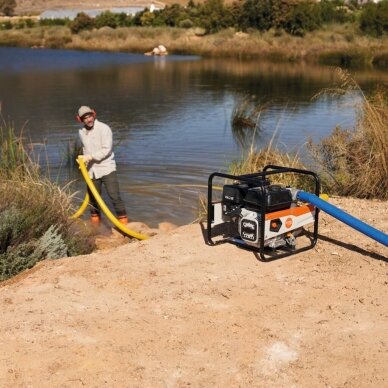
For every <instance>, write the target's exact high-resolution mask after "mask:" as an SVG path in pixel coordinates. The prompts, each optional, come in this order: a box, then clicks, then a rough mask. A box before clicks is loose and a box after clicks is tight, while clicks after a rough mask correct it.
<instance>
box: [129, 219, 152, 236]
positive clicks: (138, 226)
mask: <svg viewBox="0 0 388 388" xmlns="http://www.w3.org/2000/svg"><path fill="white" fill-rule="evenodd" d="M126 227H127V229H129V230H133V231H134V232H137V233H141V234H145V235H147V236H155V234H156V232H155V230H154V229H151V228H150V227H149V226H148V225H146V224H144V223H143V222H129V223H128V224H127V225H126Z"/></svg>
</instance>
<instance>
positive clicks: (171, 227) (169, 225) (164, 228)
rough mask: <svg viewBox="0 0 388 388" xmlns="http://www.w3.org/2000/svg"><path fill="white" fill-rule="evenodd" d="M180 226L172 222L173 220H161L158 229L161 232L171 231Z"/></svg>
mask: <svg viewBox="0 0 388 388" xmlns="http://www.w3.org/2000/svg"><path fill="white" fill-rule="evenodd" d="M177 227H178V226H177V225H175V224H172V223H171V222H161V223H160V224H159V225H158V229H159V230H160V231H161V232H170V231H171V230H174V229H176V228H177Z"/></svg>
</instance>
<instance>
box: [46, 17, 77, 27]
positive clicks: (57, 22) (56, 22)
mask: <svg viewBox="0 0 388 388" xmlns="http://www.w3.org/2000/svg"><path fill="white" fill-rule="evenodd" d="M69 24H70V19H69V18H53V19H40V20H39V25H41V26H67V25H69Z"/></svg>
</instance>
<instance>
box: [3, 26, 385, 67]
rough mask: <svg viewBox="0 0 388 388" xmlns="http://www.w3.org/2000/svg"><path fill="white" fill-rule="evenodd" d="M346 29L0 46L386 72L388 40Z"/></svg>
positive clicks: (50, 34) (173, 32)
mask: <svg viewBox="0 0 388 388" xmlns="http://www.w3.org/2000/svg"><path fill="white" fill-rule="evenodd" d="M345 32H346V28H345V29H344V28H340V27H338V29H330V30H320V31H315V32H312V33H309V34H306V36H305V37H303V38H301V37H293V36H290V35H288V34H286V33H283V34H280V35H279V33H277V32H275V31H267V32H265V33H259V32H252V33H250V34H248V33H243V32H241V31H236V30H234V29H227V30H223V31H221V32H218V33H215V34H211V35H202V33H201V31H198V29H195V28H194V29H178V28H166V27H119V28H116V29H113V28H110V27H102V28H100V29H94V30H91V31H86V30H85V31H82V32H80V33H78V34H72V33H71V31H70V29H69V28H68V27H65V26H51V27H48V26H45V27H32V28H23V29H11V30H1V31H0V46H8V47H9V46H13V47H35V48H51V49H75V50H84V51H107V52H132V53H141V54H144V53H146V52H148V51H150V50H152V48H154V47H157V46H158V45H160V44H163V45H164V46H165V47H166V48H167V50H168V52H169V53H170V54H178V55H200V56H202V57H209V58H211V57H214V58H217V57H218V58H238V59H263V60H266V61H270V62H275V63H276V62H277V63H282V62H283V63H309V64H320V65H329V66H341V67H346V68H363V67H371V68H373V67H375V68H377V69H378V68H383V69H384V68H387V67H388V49H387V47H388V37H387V38H381V39H377V38H369V37H365V36H361V35H360V36H358V37H357V36H355V37H353V38H352V39H350V37H349V36H348V35H349V31H348V35H346V34H344V33H345Z"/></svg>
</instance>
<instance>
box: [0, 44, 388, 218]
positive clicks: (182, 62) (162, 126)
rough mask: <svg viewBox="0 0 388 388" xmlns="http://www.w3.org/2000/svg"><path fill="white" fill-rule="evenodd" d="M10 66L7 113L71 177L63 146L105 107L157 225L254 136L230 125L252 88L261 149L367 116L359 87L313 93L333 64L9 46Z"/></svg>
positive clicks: (365, 76) (136, 208) (2, 88)
mask: <svg viewBox="0 0 388 388" xmlns="http://www.w3.org/2000/svg"><path fill="white" fill-rule="evenodd" d="M15 50H16V51H15ZM0 69H1V73H0V100H1V102H2V106H3V113H4V114H5V116H8V117H10V118H11V119H12V120H13V121H14V123H15V127H16V128H21V127H22V126H23V125H24V124H25V123H26V122H27V125H26V127H27V129H28V134H29V135H28V136H29V137H30V138H31V142H35V143H44V144H45V147H44V149H42V147H41V148H39V149H40V151H41V152H40V153H41V160H42V161H44V160H46V159H47V160H48V161H49V163H50V168H51V174H52V175H53V176H59V177H60V179H61V180H63V181H64V180H67V179H70V178H71V177H72V176H71V175H69V173H68V172H66V168H65V162H64V153H65V151H64V150H65V149H66V147H67V144H68V142H72V141H74V139H75V138H76V137H77V132H78V124H77V123H76V121H75V120H74V116H75V113H76V110H77V108H78V106H80V105H83V104H87V105H91V106H93V107H94V108H95V109H96V110H97V113H98V117H99V119H100V120H101V121H104V122H106V123H108V124H109V125H110V126H111V127H112V129H113V131H114V139H115V142H116V148H115V153H116V155H117V161H118V165H119V175H120V179H121V182H122V190H123V191H124V199H125V201H126V203H127V205H128V208H129V209H128V210H129V213H130V214H132V216H133V218H134V219H140V220H142V221H145V222H148V223H150V224H151V225H156V224H157V223H158V222H160V221H172V222H176V223H178V224H183V223H187V222H189V221H191V220H192V219H194V218H195V214H194V213H195V209H196V206H197V205H196V204H197V199H196V198H197V194H198V191H199V189H197V188H195V189H190V188H188V187H186V186H184V187H183V186H179V185H187V184H206V181H207V177H208V175H209V174H210V173H211V172H213V171H225V170H226V169H227V166H228V164H229V163H230V162H231V161H232V160H234V159H236V158H238V157H239V155H240V154H241V152H242V147H245V146H246V145H247V143H249V142H246V141H244V142H241V143H240V144H239V143H238V142H236V138H235V137H234V135H233V132H232V130H231V114H232V110H233V106H234V104H235V101H236V100H237V99H238V98H241V96H246V95H249V96H251V98H253V100H255V101H260V102H261V103H265V104H266V106H267V109H266V111H265V112H263V113H262V116H261V121H260V126H261V131H260V134H259V136H257V137H256V141H257V144H258V146H260V145H263V144H266V143H267V142H268V141H269V140H270V139H271V138H272V137H273V134H274V132H275V131H276V133H277V137H278V143H279V145H280V146H282V145H283V146H284V147H286V148H287V149H288V150H290V149H299V148H300V147H301V145H302V144H304V143H305V142H306V140H307V138H308V137H312V138H313V139H314V140H318V139H320V138H322V137H323V136H326V135H327V134H328V133H329V132H330V131H331V130H332V128H334V127H335V126H336V125H338V124H341V125H343V126H344V127H351V126H352V125H353V124H354V120H355V116H356V115H355V108H354V106H353V102H354V101H355V96H352V95H348V96H345V97H338V98H335V99H321V100H311V97H312V96H313V95H314V94H316V93H317V92H318V91H320V90H321V89H322V88H324V87H328V86H331V85H332V83H333V81H334V77H335V74H334V72H333V70H332V69H330V68H327V67H325V68H323V67H308V66H305V65H300V64H298V65H279V64H267V63H261V62H258V61H253V62H241V61H237V60H230V59H228V60H225V59H223V60H221V59H204V60H199V59H198V58H197V57H174V56H171V57H163V58H153V57H144V56H139V55H132V54H112V53H109V54H107V53H85V52H74V51H71V52H67V51H53V50H26V49H10V48H7V49H4V48H0ZM355 76H356V79H357V80H358V81H359V82H360V83H361V85H362V86H363V88H365V89H366V90H368V89H369V88H371V87H372V86H373V85H374V84H375V83H376V82H377V81H380V82H381V81H383V82H386V81H387V79H388V75H387V74H385V73H377V72H367V71H365V72H359V73H356V75H355ZM37 152H38V153H39V151H37ZM76 187H77V188H79V189H81V188H83V184H82V182H81V183H78V184H77V185H76ZM203 191H204V190H203ZM80 196H82V195H80Z"/></svg>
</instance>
